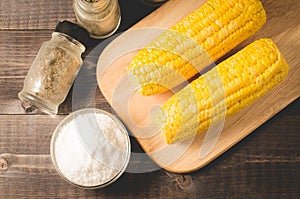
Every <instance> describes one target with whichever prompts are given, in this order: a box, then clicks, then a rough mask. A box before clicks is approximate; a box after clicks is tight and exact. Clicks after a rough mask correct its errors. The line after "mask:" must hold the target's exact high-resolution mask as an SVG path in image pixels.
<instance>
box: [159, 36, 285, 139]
mask: <svg viewBox="0 0 300 199" xmlns="http://www.w3.org/2000/svg"><path fill="white" fill-rule="evenodd" d="M288 70H289V66H288V64H287V63H286V61H285V59H284V58H283V57H282V55H281V54H280V52H279V50H278V48H277V47H276V45H275V44H274V43H273V41H272V40H271V39H260V40H257V41H255V42H253V43H252V44H250V45H248V46H247V47H245V48H244V49H243V50H241V51H239V52H238V53H236V54H235V55H233V56H232V57H230V58H228V59H226V60H225V61H223V62H221V63H220V64H218V65H217V66H216V67H214V68H213V69H212V70H210V71H209V72H207V73H206V74H204V75H202V76H200V77H199V78H198V79H196V80H194V81H193V82H192V83H190V84H189V85H188V86H186V87H185V88H183V89H182V90H181V91H179V92H178V93H177V94H175V95H174V96H172V97H171V98H170V99H169V100H168V101H167V102H166V103H165V104H164V105H163V106H162V110H161V111H160V114H162V115H160V116H159V118H160V120H161V122H162V130H161V131H162V134H163V136H164V139H165V142H166V143H167V144H171V143H174V142H176V141H179V140H183V139H186V138H189V137H192V136H194V135H195V134H196V133H199V132H202V131H204V130H207V129H208V128H209V126H210V125H212V124H215V123H217V122H220V121H222V119H224V118H225V117H228V116H230V115H232V114H234V113H236V112H238V111H240V110H241V109H243V108H244V107H246V106H247V105H249V104H251V103H252V102H254V101H255V100H257V99H258V98H260V97H261V96H263V95H265V94H266V93H267V92H268V91H270V90H271V89H272V88H273V87H275V86H276V85H277V84H278V83H279V82H281V81H282V80H283V79H284V78H285V76H286V75H287V73H288ZM218 81H219V82H220V83H221V84H222V85H221V86H220V85H219V84H218ZM175 124H176V125H175Z"/></svg>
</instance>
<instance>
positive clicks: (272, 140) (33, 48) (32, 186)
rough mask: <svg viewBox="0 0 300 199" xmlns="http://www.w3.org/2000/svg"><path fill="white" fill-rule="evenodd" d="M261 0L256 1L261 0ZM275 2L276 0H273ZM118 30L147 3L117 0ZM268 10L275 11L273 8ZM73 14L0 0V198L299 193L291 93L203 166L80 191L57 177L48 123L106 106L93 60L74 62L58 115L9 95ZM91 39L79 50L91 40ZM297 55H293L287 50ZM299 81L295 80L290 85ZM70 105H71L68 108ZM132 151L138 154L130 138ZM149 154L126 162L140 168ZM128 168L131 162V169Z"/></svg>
mask: <svg viewBox="0 0 300 199" xmlns="http://www.w3.org/2000/svg"><path fill="white" fill-rule="evenodd" d="M267 1H268V0H264V1H263V3H266V2H267ZM277 1H281V0H277ZM120 4H121V9H122V24H121V27H120V29H119V31H123V30H126V29H127V28H129V27H130V26H132V25H133V24H134V23H136V22H137V21H138V20H140V19H141V18H143V17H144V16H145V15H147V14H148V13H149V12H151V11H152V10H154V9H155V8H150V7H147V6H145V5H143V4H141V3H140V2H139V0H130V1H126V0H120ZM282 5H285V6H282V7H277V8H276V9H275V10H274V13H276V14H277V13H278V14H280V13H282V12H278V10H280V9H284V10H285V12H288V11H289V10H290V9H298V10H299V8H300V5H299V1H298V0H289V1H287V3H286V4H282ZM276 14H275V15H276ZM63 19H67V20H70V21H74V20H75V17H74V13H73V10H72V1H71V0H69V1H58V0H56V1H46V0H40V1H33V0H27V1H25V0H19V1H13V0H12V1H1V2H0V60H1V62H0V65H1V67H0V91H1V94H0V127H1V128H0V198H1V199H2V198H3V199H4V198H19V197H33V198H37V197H39V198H41V197H43V198H44V197H51V198H57V197H59V198H75V197H98V198H120V197H121V198H157V197H160V198H300V189H299V184H300V136H299V132H300V125H299V122H300V114H299V113H300V100H299V99H297V100H296V101H295V102H293V103H292V104H291V105H289V106H288V107H287V108H285V109H284V110H283V111H281V112H280V113H278V114H277V115H276V116H275V117H273V118H272V119H270V120H269V121H268V122H266V123H265V124H264V125H263V126H261V127H260V128H259V129H257V130H256V131H255V132H253V133H252V134H251V135H250V136H248V137H247V138H245V139H244V140H243V141H241V142H240V143H238V144H237V145H235V146H234V147H233V148H232V149H230V150H229V151H227V152H226V153H225V154H223V155H222V156H221V157H219V158H218V159H217V160H215V161H213V162H212V163H211V164H209V165H208V166H206V167H205V168H203V169H201V170H199V171H197V172H194V173H190V174H184V175H182V174H173V173H169V172H166V171H164V170H162V169H157V170H155V171H151V172H146V173H133V172H126V173H125V174H124V175H123V176H122V177H121V178H120V179H119V180H118V181H117V182H115V183H114V184H112V185H111V186H109V187H107V188H105V189H101V190H82V189H78V188H75V187H72V186H71V185H69V184H67V183H65V182H64V181H63V180H62V179H61V178H60V177H59V176H58V174H57V173H56V171H55V170H54V168H53V166H52V164H51V160H50V156H49V145H50V139H51V135H52V132H53V130H54V129H55V127H56V125H57V124H58V123H59V122H60V121H61V120H62V119H63V118H64V117H65V116H66V115H67V114H69V113H70V112H72V111H74V109H78V108H85V107H96V108H100V109H104V110H107V111H111V108H110V106H109V105H108V103H107V102H106V101H105V99H104V98H103V96H102V94H101V93H100V91H99V89H98V88H97V82H96V77H95V70H96V66H95V64H91V65H90V66H86V67H84V68H82V70H81V72H80V74H79V78H85V79H88V81H89V82H88V88H86V92H83V94H82V96H81V98H79V99H77V100H76V101H74V100H73V101H72V92H70V94H69V96H68V98H67V100H66V101H65V102H64V103H63V104H62V105H61V106H60V109H59V114H58V115H56V116H49V115H45V114H41V113H29V114H28V113H27V114H25V112H24V110H23V108H22V107H21V105H20V102H19V100H18V97H17V94H18V92H19V91H20V90H21V89H22V86H23V80H24V77H25V75H26V73H27V71H28V69H29V67H30V65H31V63H32V61H33V59H34V57H35V55H36V53H37V51H38V50H39V48H40V46H41V44H42V43H43V42H44V41H47V40H49V39H50V37H51V32H52V30H53V28H54V27H55V25H56V23H57V22H58V21H59V20H63ZM100 42H101V41H100V40H91V41H90V43H89V47H88V50H87V53H85V55H84V56H87V55H88V52H89V51H91V50H92V49H93V47H94V46H95V45H97V44H99V43H100ZM295 56H299V55H295ZM298 86H299V85H298ZM74 107H75V108H74ZM131 141H132V148H133V149H132V150H133V151H134V152H139V153H142V150H141V149H140V147H139V145H138V144H137V143H136V141H135V140H134V138H132V139H131ZM148 164H151V161H147V162H146V163H145V162H141V161H140V162H139V161H136V162H131V166H136V167H140V168H141V167H146V166H147V165H148ZM131 170H132V168H131Z"/></svg>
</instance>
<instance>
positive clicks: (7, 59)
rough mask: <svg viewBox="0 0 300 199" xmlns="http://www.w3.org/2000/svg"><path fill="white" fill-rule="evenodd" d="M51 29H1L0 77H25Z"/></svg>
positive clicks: (49, 36) (47, 38)
mask: <svg viewBox="0 0 300 199" xmlns="http://www.w3.org/2000/svg"><path fill="white" fill-rule="evenodd" d="M51 33H52V31H50V30H41V31H33V30H28V31H27V30H26V31H25V30H24V31H0V59H1V63H0V78H7V77H9V78H14V77H15V78H19V77H25V75H26V74H27V71H28V69H29V68H30V66H31V64H32V62H33V60H34V58H35V56H36V54H37V53H38V51H39V49H40V47H41V45H42V43H43V42H45V41H47V40H50V39H51Z"/></svg>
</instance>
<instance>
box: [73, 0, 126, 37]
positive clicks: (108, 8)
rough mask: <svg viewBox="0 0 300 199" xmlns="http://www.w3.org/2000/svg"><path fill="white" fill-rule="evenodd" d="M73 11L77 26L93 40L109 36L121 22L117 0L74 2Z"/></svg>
mask: <svg viewBox="0 0 300 199" xmlns="http://www.w3.org/2000/svg"><path fill="white" fill-rule="evenodd" d="M73 9H74V12H75V16H76V19H77V21H78V24H80V25H81V26H82V27H84V28H85V29H87V30H88V31H89V33H90V36H91V37H94V38H98V39H101V38H106V37H109V36H111V35H112V34H113V33H114V32H115V31H116V30H117V29H118V27H119V25H120V22H121V11H120V7H119V2H118V0H74V1H73Z"/></svg>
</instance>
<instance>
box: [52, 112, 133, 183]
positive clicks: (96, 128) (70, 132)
mask: <svg viewBox="0 0 300 199" xmlns="http://www.w3.org/2000/svg"><path fill="white" fill-rule="evenodd" d="M50 153H51V158H52V162H53V165H54V167H55V169H56V170H57V172H58V174H59V175H60V176H61V177H62V178H63V179H64V180H66V181H67V182H69V183H70V184H72V185H75V186H79V187H82V188H89V189H95V188H102V187H105V186H107V185H109V184H111V183H112V182H114V181H115V180H117V179H118V178H119V177H120V176H121V175H122V174H123V172H124V171H125V169H126V167H127V165H128V161H129V157H130V141H129V136H128V134H127V131H126V129H125V127H124V126H123V125H122V123H121V122H120V121H119V120H118V119H117V118H116V117H114V116H113V115H111V114H110V113H107V112H105V111H102V110H99V109H82V110H79V111H75V112H73V113H72V114H71V115H69V116H67V117H66V118H65V119H64V120H63V121H62V122H61V123H60V124H59V125H58V126H57V128H56V129H55V131H54V133H53V136H52V139H51V149H50Z"/></svg>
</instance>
